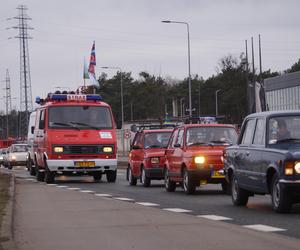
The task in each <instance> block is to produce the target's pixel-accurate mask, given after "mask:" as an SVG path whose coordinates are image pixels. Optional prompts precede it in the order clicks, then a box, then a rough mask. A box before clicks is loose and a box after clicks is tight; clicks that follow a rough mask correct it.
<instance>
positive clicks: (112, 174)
mask: <svg viewBox="0 0 300 250" xmlns="http://www.w3.org/2000/svg"><path fill="white" fill-rule="evenodd" d="M106 179H107V182H115V181H116V179H117V170H110V171H107V172H106Z"/></svg>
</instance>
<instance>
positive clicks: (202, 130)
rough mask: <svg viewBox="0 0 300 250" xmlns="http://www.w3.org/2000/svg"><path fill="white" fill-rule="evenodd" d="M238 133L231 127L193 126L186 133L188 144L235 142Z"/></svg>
mask: <svg viewBox="0 0 300 250" xmlns="http://www.w3.org/2000/svg"><path fill="white" fill-rule="evenodd" d="M237 138H238V135H237V132H236V131H235V129H234V128H230V127H219V126H218V127H212V126H210V127H193V128H188V129H187V133H186V145H187V146H192V145H201V144H211V143H213V144H235V143H236V141H237Z"/></svg>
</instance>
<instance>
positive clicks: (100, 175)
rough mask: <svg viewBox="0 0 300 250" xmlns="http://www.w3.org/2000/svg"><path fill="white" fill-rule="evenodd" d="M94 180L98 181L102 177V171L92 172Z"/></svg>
mask: <svg viewBox="0 0 300 250" xmlns="http://www.w3.org/2000/svg"><path fill="white" fill-rule="evenodd" d="M93 177H94V181H95V182H100V181H101V179H102V173H101V172H95V173H93Z"/></svg>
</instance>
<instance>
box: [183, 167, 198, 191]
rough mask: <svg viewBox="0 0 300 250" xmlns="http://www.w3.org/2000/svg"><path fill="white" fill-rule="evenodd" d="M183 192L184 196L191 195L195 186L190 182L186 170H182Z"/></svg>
mask: <svg viewBox="0 0 300 250" xmlns="http://www.w3.org/2000/svg"><path fill="white" fill-rule="evenodd" d="M183 190H184V192H185V193H186V194H193V193H195V190H196V185H195V183H194V182H193V181H192V179H191V176H190V175H189V173H188V171H187V169H186V168H185V169H184V170H183Z"/></svg>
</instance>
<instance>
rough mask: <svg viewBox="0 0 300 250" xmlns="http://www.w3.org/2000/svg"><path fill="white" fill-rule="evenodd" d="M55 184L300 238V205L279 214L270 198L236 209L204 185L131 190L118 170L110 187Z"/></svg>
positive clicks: (66, 180) (22, 173) (20, 172)
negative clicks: (188, 192) (187, 188)
mask: <svg viewBox="0 0 300 250" xmlns="http://www.w3.org/2000/svg"><path fill="white" fill-rule="evenodd" d="M13 171H14V172H15V173H16V175H17V176H18V177H22V178H25V179H31V178H32V179H34V178H33V177H32V176H30V175H29V173H28V172H27V171H26V170H25V169H24V168H23V167H17V168H14V169H13ZM55 184H56V185H57V187H62V188H78V189H80V190H81V191H83V190H87V191H86V192H88V191H92V192H94V193H97V194H99V195H102V196H107V197H111V198H112V199H119V200H123V201H124V202H131V203H142V204H143V205H145V206H152V207H155V208H156V209H167V210H168V209H171V211H174V212H183V213H188V214H191V215H193V216H203V217H206V218H208V219H210V220H222V221H224V222H226V223H232V224H237V225H239V226H241V227H250V228H251V227H252V228H253V230H255V231H272V232H274V233H275V234H280V235H287V236H291V237H294V238H300V230H299V228H300V204H299V205H294V207H293V210H292V213H291V214H276V213H274V212H273V211H272V208H271V202H270V196H255V197H250V199H249V203H248V206H247V207H234V206H233V205H232V202H231V197H230V196H228V195H225V194H223V193H222V191H221V185H211V184H210V185H203V186H201V187H200V188H198V190H197V191H196V193H195V194H194V195H186V194H184V192H183V190H182V188H181V187H177V189H176V192H174V193H167V192H166V191H165V189H164V186H163V181H152V184H151V187H149V188H144V187H142V186H141V184H139V183H138V184H137V186H129V184H128V182H127V181H126V173H125V170H123V169H120V170H118V178H117V182H116V183H107V182H106V178H105V175H104V176H103V177H102V181H101V182H99V183H94V181H93V178H92V177H64V176H61V177H58V178H56V182H55ZM182 209H183V210H182ZM220 216H221V217H220ZM264 233H266V232H264Z"/></svg>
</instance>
